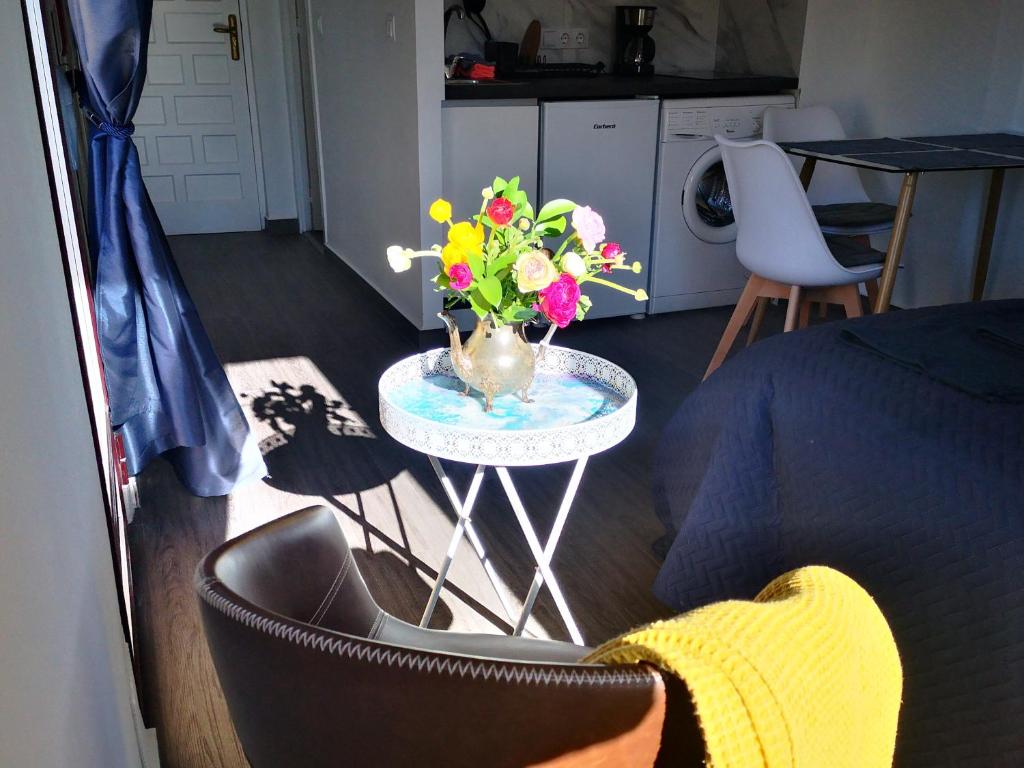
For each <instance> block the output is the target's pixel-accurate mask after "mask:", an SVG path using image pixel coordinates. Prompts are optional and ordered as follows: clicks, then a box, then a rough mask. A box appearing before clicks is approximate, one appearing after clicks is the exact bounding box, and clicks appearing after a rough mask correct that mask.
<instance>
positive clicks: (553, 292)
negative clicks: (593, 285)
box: [537, 272, 580, 328]
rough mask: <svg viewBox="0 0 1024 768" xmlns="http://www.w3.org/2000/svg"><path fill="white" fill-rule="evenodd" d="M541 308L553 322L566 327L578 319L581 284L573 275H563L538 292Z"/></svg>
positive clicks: (560, 326)
mask: <svg viewBox="0 0 1024 768" xmlns="http://www.w3.org/2000/svg"><path fill="white" fill-rule="evenodd" d="M537 295H538V296H539V297H540V310H541V312H543V313H544V316H545V317H547V319H548V320H550V321H551V322H552V323H554V324H555V325H557V326H558V327H559V328H565V326H567V325H568V324H569V323H571V322H572V321H573V320H575V319H576V305H577V304H579V303H580V286H579V283H577V282H576V281H575V280H574V279H573V276H572V275H569V274H566V273H564V272H563V273H562V275H561V276H560V277H559V278H558V279H557V280H556V281H555V282H553V283H552V284H551V285H549V286H548V287H547V288H545V289H544V290H542V291H540V292H539V293H538V294H537Z"/></svg>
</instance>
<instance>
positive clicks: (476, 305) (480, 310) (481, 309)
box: [469, 290, 491, 319]
mask: <svg viewBox="0 0 1024 768" xmlns="http://www.w3.org/2000/svg"><path fill="white" fill-rule="evenodd" d="M469 306H470V307H472V309H473V311H474V312H475V313H476V316H477V317H479V318H480V319H483V318H484V317H486V316H487V313H488V312H490V311H491V308H490V306H489V305H488V304H487V300H486V299H484V297H483V296H481V295H480V291H477V290H474V291H472V292H471V293H470V294H469Z"/></svg>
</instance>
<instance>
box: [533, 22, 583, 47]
mask: <svg viewBox="0 0 1024 768" xmlns="http://www.w3.org/2000/svg"><path fill="white" fill-rule="evenodd" d="M576 31H577V30H575V29H565V28H564V27H551V28H549V29H545V30H544V31H543V32H542V33H541V40H540V47H541V48H545V49H548V50H559V49H561V48H574V47H576V46H574V45H573V35H574V34H575V32H576Z"/></svg>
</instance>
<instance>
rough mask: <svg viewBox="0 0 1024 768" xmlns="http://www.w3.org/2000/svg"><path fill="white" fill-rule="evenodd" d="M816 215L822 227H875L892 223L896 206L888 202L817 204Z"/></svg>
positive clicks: (815, 207)
mask: <svg viewBox="0 0 1024 768" xmlns="http://www.w3.org/2000/svg"><path fill="white" fill-rule="evenodd" d="M814 217H815V218H816V219H817V220H818V226H821V227H875V226H879V225H881V224H892V222H893V221H894V220H895V218H896V206H895V205H889V204H887V203H835V204H833V205H815V206H814Z"/></svg>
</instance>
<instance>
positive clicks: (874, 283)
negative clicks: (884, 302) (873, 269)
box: [864, 278, 878, 312]
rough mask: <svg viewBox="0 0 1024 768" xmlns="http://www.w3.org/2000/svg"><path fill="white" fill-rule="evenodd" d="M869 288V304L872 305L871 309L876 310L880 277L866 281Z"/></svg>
mask: <svg viewBox="0 0 1024 768" xmlns="http://www.w3.org/2000/svg"><path fill="white" fill-rule="evenodd" d="M864 285H865V287H866V288H867V289H868V305H869V306H870V307H871V311H872V312H874V311H875V304H876V303H878V278H875V279H874V280H868V281H867V282H866V283H864Z"/></svg>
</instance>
